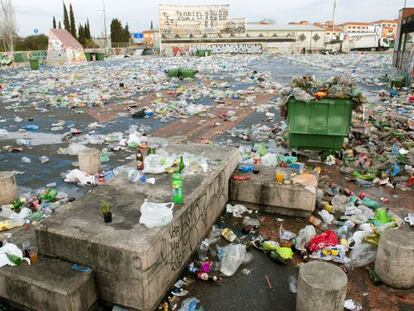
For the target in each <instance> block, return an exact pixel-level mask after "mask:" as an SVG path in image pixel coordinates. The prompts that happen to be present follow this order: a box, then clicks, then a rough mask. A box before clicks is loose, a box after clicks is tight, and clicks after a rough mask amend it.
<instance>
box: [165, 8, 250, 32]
mask: <svg viewBox="0 0 414 311" xmlns="http://www.w3.org/2000/svg"><path fill="white" fill-rule="evenodd" d="M159 22H160V34H161V35H162V36H164V37H174V36H184V37H188V36H190V34H191V35H196V36H197V35H199V36H201V35H204V34H210V35H214V34H216V35H218V34H220V33H244V32H245V31H246V26H245V25H246V22H245V19H244V18H235V19H229V5H182V6H180V5H164V4H160V5H159Z"/></svg>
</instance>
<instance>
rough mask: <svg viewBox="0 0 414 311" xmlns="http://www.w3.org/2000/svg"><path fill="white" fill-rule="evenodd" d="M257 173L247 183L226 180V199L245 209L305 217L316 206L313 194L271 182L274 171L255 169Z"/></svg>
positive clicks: (300, 188) (295, 187)
mask: <svg viewBox="0 0 414 311" xmlns="http://www.w3.org/2000/svg"><path fill="white" fill-rule="evenodd" d="M258 168H259V169H260V172H259V174H253V173H252V174H249V176H250V177H251V179H250V180H246V181H236V180H233V179H232V180H231V181H230V199H231V200H232V201H235V202H237V203H240V204H244V205H246V207H248V208H250V209H255V210H261V211H264V212H268V213H275V214H282V215H296V216H308V215H310V214H311V213H312V212H313V211H314V209H315V204H316V193H312V192H310V191H309V190H307V189H305V187H303V186H301V185H293V184H289V185H285V184H279V183H277V182H276V181H275V170H274V169H272V168H269V167H265V166H259V167H258Z"/></svg>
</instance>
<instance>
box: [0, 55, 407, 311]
mask: <svg viewBox="0 0 414 311" xmlns="http://www.w3.org/2000/svg"><path fill="white" fill-rule="evenodd" d="M95 66H98V68H99V72H102V71H104V70H105V66H107V67H109V68H110V66H111V65H110V64H108V65H102V68H101V67H99V66H101V65H99V64H98V65H95ZM249 66H250V68H251V70H254V69H256V70H258V71H260V70H266V71H271V72H272V75H273V77H274V78H275V80H276V81H277V82H279V83H287V82H288V81H289V80H290V79H291V78H292V77H293V76H294V75H297V74H302V75H303V74H314V75H316V76H317V77H318V78H327V77H329V76H331V75H334V74H335V73H336V72H335V71H334V70H325V69H320V70H319V69H317V68H315V67H312V66H309V65H304V64H294V63H292V62H291V61H289V60H287V59H285V58H275V59H262V58H258V59H255V60H253V61H252V62H251V63H250V64H249ZM361 66H362V65H361ZM111 79H114V81H113V83H112V84H111V85H112V86H113V87H114V88H115V87H116V84H117V79H116V78H111ZM226 79H227V80H229V78H228V77H223V76H217V80H223V81H224V80H226ZM16 81H18V80H16ZM230 81H231V80H230ZM210 82H211V81H203V84H206V85H208V84H209V83H210ZM0 83H1V81H0ZM33 83H36V82H35V81H34V82H33ZM198 83H199V82H198ZM232 83H234V85H233V87H234V88H244V87H246V84H243V83H238V82H235V81H232ZM197 85H199V86H200V85H201V84H197V83H193V84H187V87H192V86H193V87H194V86H195V87H197ZM359 86H360V87H361V88H362V89H363V90H364V92H365V94H366V95H367V96H368V97H371V98H372V97H373V96H375V95H374V94H375V93H374V92H375V91H377V90H378V89H380V88H382V87H372V86H369V85H366V84H360V85H359ZM69 91H70V90H67V92H69ZM130 93H131V94H132V95H131V94H130ZM156 93H157V92H149V93H140V94H135V93H134V92H132V91H131V90H125V94H126V95H125V96H126V97H127V98H128V99H131V98H132V99H133V100H134V102H135V103H136V104H137V106H138V107H140V106H145V105H146V104H148V103H150V102H151V101H153V100H154V99H156V97H157V95H156ZM161 93H162V94H163V96H165V97H167V98H168V97H171V98H174V93H173V92H169V91H167V90H165V91H162V92H161ZM256 95H257V98H258V101H259V102H266V101H269V100H271V99H272V97H273V96H271V95H269V94H266V93H265V92H263V93H262V94H256ZM200 102H201V103H203V104H206V105H211V104H212V102H211V101H209V100H204V101H203V100H200ZM239 104H240V101H239V100H229V101H226V102H225V103H224V106H220V107H216V108H214V110H213V111H214V113H215V115H216V116H215V117H214V118H211V119H207V120H206V119H201V118H199V117H197V116H195V117H189V118H188V117H183V118H179V119H176V120H167V122H165V123H164V122H161V120H160V119H154V118H152V119H134V118H131V116H130V113H131V111H130V108H129V106H130V103H128V102H125V103H123V104H118V103H117V101H116V100H112V101H111V102H110V103H109V105H105V106H104V107H93V108H85V109H66V108H55V109H51V110H50V112H49V113H48V114H47V115H45V114H44V113H42V112H39V110H37V109H35V108H33V107H30V105H28V106H27V107H25V108H24V109H20V110H18V115H19V116H20V117H21V118H23V119H25V120H27V119H28V118H29V117H30V118H33V119H34V121H33V122H34V123H36V124H38V125H39V126H41V127H43V128H50V127H51V126H52V124H53V123H55V122H57V121H58V120H65V121H66V124H73V127H76V128H78V129H80V130H82V131H84V132H87V131H88V127H87V126H88V124H90V123H92V122H96V121H97V122H99V123H102V124H104V125H105V127H104V128H98V129H96V130H94V133H95V134H109V133H111V132H114V131H125V130H127V129H128V128H129V127H130V126H131V125H137V126H147V127H148V131H150V132H151V133H152V134H153V135H154V136H161V137H169V136H172V135H183V136H186V137H187V138H188V139H189V140H190V141H195V142H200V141H201V142H210V141H213V142H220V143H223V142H228V140H229V139H230V140H231V142H230V143H231V144H235V145H237V144H238V142H239V141H240V140H239V139H237V138H234V137H230V136H229V135H228V133H226V131H227V130H229V129H231V128H232V127H234V126H236V127H239V128H244V127H247V126H250V125H252V124H257V123H258V122H262V123H264V124H267V125H269V126H272V125H274V124H272V122H276V121H278V120H280V118H279V117H278V116H276V118H275V119H274V120H273V121H266V117H265V114H264V113H260V112H256V111H254V110H251V109H249V108H241V109H240V110H237V116H238V119H237V121H235V122H229V121H224V120H223V118H222V117H220V114H222V113H224V112H226V111H228V110H229V109H232V107H237V106H238V105H239ZM0 116H1V118H3V119H5V120H6V121H5V122H4V123H2V124H1V126H0V127H8V128H9V127H10V126H12V127H14V129H15V130H16V131H17V130H18V128H19V127H20V126H21V124H15V123H14V122H13V121H12V120H13V119H14V117H15V116H16V111H13V110H6V109H4V104H3V103H2V102H1V98H0ZM9 131H10V130H9ZM61 134H62V133H61ZM13 144H14V140H0V148H4V147H5V146H7V145H13ZM66 145H67V144H55V143H51V144H42V145H40V146H33V147H30V148H27V147H26V148H24V150H23V152H20V153H9V152H5V151H4V150H3V151H1V152H0V166H1V169H2V170H18V171H23V172H25V173H24V174H22V175H18V176H17V182H18V184H19V186H20V187H21V188H24V189H38V188H40V187H44V186H45V185H46V184H47V183H51V182H57V185H58V187H59V189H60V190H62V191H65V192H68V193H69V194H70V195H73V196H81V195H82V194H83V193H85V191H87V190H88V189H87V188H79V187H77V186H72V185H67V184H64V182H63V179H62V178H61V176H60V174H61V172H64V171H66V170H68V169H71V168H72V162H74V161H76V157H71V156H63V155H58V154H57V150H58V149H59V148H60V147H63V146H66ZM41 155H47V156H48V157H50V159H51V161H50V162H49V163H47V164H40V163H39V162H37V161H38V160H37V158H38V157H39V156H41ZM129 155H131V152H130V151H121V152H117V153H114V154H113V156H111V161H110V162H109V163H108V164H106V165H107V168H111V167H115V166H118V165H122V164H123V163H125V162H126V161H127V160H126V159H125V158H126V157H127V156H129ZM22 156H27V157H29V158H31V159H32V163H33V165H27V164H23V163H21V161H20V159H21V157H22ZM323 169H324V172H325V173H327V174H328V175H329V176H330V177H331V178H332V179H333V181H334V182H335V183H338V184H340V185H342V186H346V187H347V188H351V189H353V190H355V191H359V190H360V189H357V188H356V186H355V185H354V184H353V183H348V182H346V181H345V180H344V176H343V175H341V174H339V173H338V172H337V171H336V169H335V168H329V167H323ZM364 191H365V192H367V193H369V194H372V195H373V197H376V198H378V197H387V198H389V199H390V202H389V203H388V205H389V206H390V207H391V209H392V210H393V211H394V212H396V213H397V214H399V215H400V216H406V213H407V211H411V212H414V205H413V204H412V193H411V192H402V191H397V190H390V189H385V188H378V187H372V188H368V189H364ZM282 218H283V219H284V226H285V228H286V229H291V230H294V231H296V232H297V231H298V230H299V229H300V228H302V227H303V226H304V225H305V224H306V221H305V220H303V219H299V218H288V217H282ZM221 222H222V225H223V226H224V225H225V226H230V227H233V228H234V229H235V230H236V231H237V230H239V229H238V228H239V226H238V224H237V223H234V219H231V218H229V217H224V218H223V219H222V220H221ZM278 228H279V226H278V222H277V220H276V217H275V216H272V215H264V216H263V223H262V226H261V229H260V232H261V233H262V234H263V235H264V236H266V237H269V238H273V239H277V238H278ZM252 253H253V255H254V261H253V262H251V263H249V264H247V265H246V266H245V268H247V269H249V270H251V272H250V274H248V275H245V274H243V273H240V272H239V273H237V274H236V275H235V276H234V277H232V278H228V279H225V280H223V281H221V282H219V283H217V284H212V283H204V282H201V281H196V282H194V283H192V285H191V286H190V288H189V290H190V294H191V295H192V296H195V297H197V298H199V299H200V300H201V304H202V305H203V306H204V308H205V310H293V309H294V304H295V295H294V294H291V293H290V292H289V290H288V283H287V280H288V277H289V276H291V275H296V274H297V267H295V265H296V264H299V263H301V262H302V261H301V260H300V259H299V257H296V258H295V260H294V262H293V263H294V264H293V265H288V266H281V265H279V264H277V263H275V262H273V261H271V260H270V259H269V258H268V257H267V256H266V255H264V254H262V253H260V252H259V251H257V250H255V249H254V250H252ZM407 269H410V267H407ZM266 275H267V276H268V278H269V281H270V283H271V285H272V288H269V286H268V284H267V281H266V279H265V276H266ZM348 298H353V299H355V300H356V301H359V302H360V303H362V304H363V307H364V310H393V311H394V310H402V311H403V310H414V293H413V291H398V290H392V289H390V288H388V287H385V286H380V287H375V286H374V285H373V284H372V282H371V281H370V280H369V278H368V273H367V272H366V271H365V270H364V269H358V270H356V271H353V272H352V273H351V275H350V284H349V289H348ZM1 308H4V309H7V307H6V306H1V305H0V310H1Z"/></svg>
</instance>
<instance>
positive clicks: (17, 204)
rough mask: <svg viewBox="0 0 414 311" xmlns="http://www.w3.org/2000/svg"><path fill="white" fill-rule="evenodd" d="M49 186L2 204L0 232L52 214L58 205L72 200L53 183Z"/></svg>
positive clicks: (37, 220)
mask: <svg viewBox="0 0 414 311" xmlns="http://www.w3.org/2000/svg"><path fill="white" fill-rule="evenodd" d="M49 186H50V187H48V188H46V189H41V190H39V191H37V193H35V194H31V193H28V194H23V195H22V196H20V197H19V198H16V199H15V200H13V201H12V202H10V204H4V205H2V206H1V207H0V217H1V218H4V219H6V220H3V221H0V232H1V231H7V230H11V229H13V228H15V227H21V226H24V225H27V224H30V223H33V222H39V221H41V220H43V219H45V218H46V217H49V216H50V215H52V214H53V212H54V211H55V210H56V209H58V208H59V207H61V206H63V205H64V204H66V203H68V202H71V201H73V200H74V198H73V197H69V195H68V194H66V193H65V192H62V191H58V190H56V188H54V187H53V185H49Z"/></svg>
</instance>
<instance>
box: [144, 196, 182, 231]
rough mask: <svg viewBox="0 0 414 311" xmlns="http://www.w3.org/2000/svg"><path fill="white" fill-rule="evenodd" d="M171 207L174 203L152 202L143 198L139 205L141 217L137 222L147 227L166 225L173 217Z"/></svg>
mask: <svg viewBox="0 0 414 311" xmlns="http://www.w3.org/2000/svg"><path fill="white" fill-rule="evenodd" d="M168 206H170V207H168ZM173 208H174V203H154V202H148V200H145V202H144V203H143V204H142V205H141V217H140V219H139V223H140V224H144V225H145V226H146V227H147V228H155V227H163V226H165V225H168V224H169V223H170V222H171V221H172V219H173V212H172V209H173Z"/></svg>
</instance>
